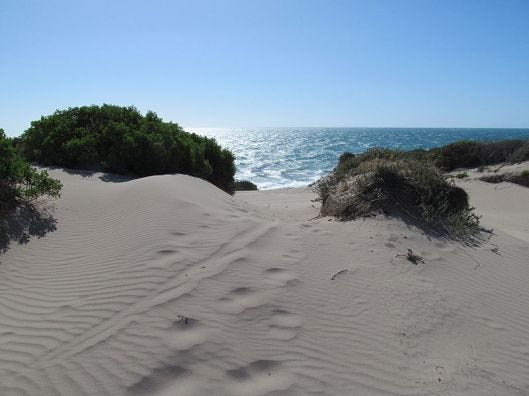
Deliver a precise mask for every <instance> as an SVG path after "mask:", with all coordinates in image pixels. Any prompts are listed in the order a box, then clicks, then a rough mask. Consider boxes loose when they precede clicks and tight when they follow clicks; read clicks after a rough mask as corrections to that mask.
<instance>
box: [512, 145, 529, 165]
mask: <svg viewBox="0 0 529 396" xmlns="http://www.w3.org/2000/svg"><path fill="white" fill-rule="evenodd" d="M523 161H529V141H528V142H525V143H524V144H522V145H521V146H520V147H519V148H518V149H516V151H515V152H514V153H512V155H511V156H510V158H509V162H512V163H517V162H523Z"/></svg>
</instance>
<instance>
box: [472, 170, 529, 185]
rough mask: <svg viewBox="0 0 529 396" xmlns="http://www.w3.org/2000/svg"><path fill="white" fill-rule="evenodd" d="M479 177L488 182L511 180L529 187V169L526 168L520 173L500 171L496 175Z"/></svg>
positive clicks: (495, 182)
mask: <svg viewBox="0 0 529 396" xmlns="http://www.w3.org/2000/svg"><path fill="white" fill-rule="evenodd" d="M479 179H480V180H482V181H485V182H487V183H494V184H497V183H502V182H511V183H515V184H519V185H520V186H524V187H529V170H524V171H522V172H520V173H519V174H511V173H500V174H496V175H485V176H482V177H480V178H479Z"/></svg>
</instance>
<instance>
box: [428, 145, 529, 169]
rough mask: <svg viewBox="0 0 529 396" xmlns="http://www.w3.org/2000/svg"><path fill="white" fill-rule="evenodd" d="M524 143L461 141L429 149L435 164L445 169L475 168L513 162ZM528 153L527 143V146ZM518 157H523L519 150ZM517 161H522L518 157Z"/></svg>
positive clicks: (528, 152) (528, 151)
mask: <svg viewBox="0 0 529 396" xmlns="http://www.w3.org/2000/svg"><path fill="white" fill-rule="evenodd" d="M524 143H525V144H529V143H526V142H525V141H523V140H502V141H498V142H476V141H461V142H456V143H451V144H448V145H446V146H443V147H441V148H439V149H436V150H431V151H432V153H433V154H434V155H433V158H434V162H435V165H436V166H438V167H439V168H441V169H443V170H445V171H451V170H454V169H457V168H476V167H479V166H484V165H492V164H498V163H501V162H506V161H509V162H513V156H514V155H515V153H516V152H517V151H518V150H519V149H520V148H521V147H522V146H524ZM527 154H528V155H529V145H528V146H527ZM518 157H520V158H521V157H523V154H522V153H521V152H520V153H519V154H518ZM519 161H524V160H523V159H519Z"/></svg>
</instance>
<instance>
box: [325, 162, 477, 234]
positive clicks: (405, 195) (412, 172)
mask: <svg viewBox="0 0 529 396" xmlns="http://www.w3.org/2000/svg"><path fill="white" fill-rule="evenodd" d="M371 154H373V152H372V153H371ZM383 155H384V156H386V157H387V158H390V159H383V160H381V159H379V158H378V157H376V156H375V157H373V156H371V157H370V158H371V160H369V161H366V162H365V163H363V164H362V165H361V166H359V167H357V172H356V173H353V174H352V177H351V178H349V179H347V180H345V179H343V180H339V179H337V178H336V177H334V176H333V175H331V176H330V177H327V178H324V179H322V180H320V182H318V184H317V185H316V187H315V191H316V192H317V193H318V194H319V198H320V200H321V201H322V208H321V214H322V215H324V216H326V215H332V216H335V217H338V218H340V219H342V220H347V219H355V218H359V217H365V216H368V215H369V214H371V213H373V212H378V211H382V212H385V213H395V214H399V215H400V216H402V217H404V218H407V219H412V220H414V221H416V222H418V223H420V224H424V225H426V226H428V227H429V228H431V229H432V230H437V231H439V232H442V233H446V234H448V235H450V236H452V237H455V238H465V237H467V236H469V235H475V234H476V233H477V232H478V231H479V221H478V217H477V216H476V215H474V214H473V212H472V208H470V207H469V204H468V196H467V193H466V192H465V191H464V190H463V189H462V188H460V187H457V186H455V185H454V184H453V183H452V182H450V181H449V180H448V179H447V178H446V177H445V176H444V175H443V174H442V172H441V171H440V170H439V169H438V168H436V167H435V166H433V165H432V164H431V163H430V162H427V161H424V160H423V161H419V160H416V159H410V158H404V159H402V158H400V159H394V158H398V157H399V156H400V152H399V153H396V154H395V155H396V156H397V157H395V156H394V155H393V154H390V153H388V152H383ZM359 169H362V171H361V172H360V171H359Z"/></svg>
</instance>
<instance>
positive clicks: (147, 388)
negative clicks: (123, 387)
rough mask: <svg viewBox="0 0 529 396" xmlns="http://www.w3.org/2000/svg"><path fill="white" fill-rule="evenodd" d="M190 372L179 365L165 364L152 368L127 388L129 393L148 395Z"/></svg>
mask: <svg viewBox="0 0 529 396" xmlns="http://www.w3.org/2000/svg"><path fill="white" fill-rule="evenodd" d="M188 373H190V370H188V369H186V368H185V367H181V366H166V367H163V368H157V369H155V370H153V371H152V372H151V373H150V374H149V375H147V376H145V377H143V378H142V379H140V380H139V381H138V382H136V383H135V384H134V385H133V386H131V387H130V388H129V389H128V392H127V394H129V395H149V394H153V393H156V392H159V391H161V390H162V389H163V388H165V387H166V386H167V385H168V384H171V383H172V382H173V381H174V380H176V379H178V378H180V377H182V376H184V375H186V374H188Z"/></svg>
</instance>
